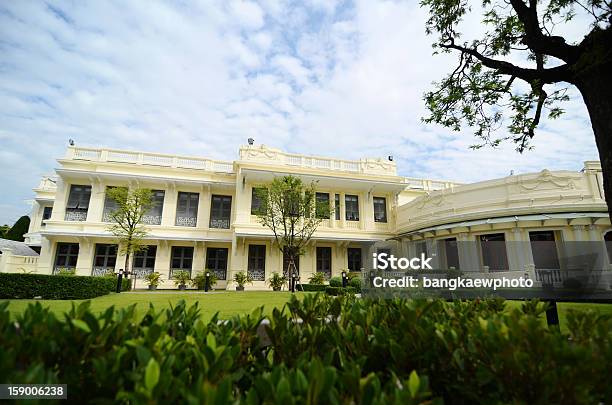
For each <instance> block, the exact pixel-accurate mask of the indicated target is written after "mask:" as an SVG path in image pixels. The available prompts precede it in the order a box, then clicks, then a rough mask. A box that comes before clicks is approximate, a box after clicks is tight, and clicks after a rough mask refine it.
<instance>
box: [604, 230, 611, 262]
mask: <svg viewBox="0 0 612 405" xmlns="http://www.w3.org/2000/svg"><path fill="white" fill-rule="evenodd" d="M604 241H605V242H606V250H607V251H608V262H610V263H612V231H610V232H607V233H606V234H605V235H604Z"/></svg>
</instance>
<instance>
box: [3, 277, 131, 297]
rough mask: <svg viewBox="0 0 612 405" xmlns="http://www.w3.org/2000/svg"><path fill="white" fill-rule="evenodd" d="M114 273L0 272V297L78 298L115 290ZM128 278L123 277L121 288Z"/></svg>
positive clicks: (115, 280)
mask: <svg viewBox="0 0 612 405" xmlns="http://www.w3.org/2000/svg"><path fill="white" fill-rule="evenodd" d="M116 286H117V279H116V278H115V277H92V276H61V275H47V274H21V273H0V298H3V299H31V298H34V297H41V298H43V299H49V300H80V299H88V298H95V297H99V296H100V295H106V294H108V293H110V292H113V291H115V290H116ZM130 286H131V280H127V279H123V282H122V290H123V291H125V290H129V289H130Z"/></svg>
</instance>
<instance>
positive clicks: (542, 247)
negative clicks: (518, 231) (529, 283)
mask: <svg viewBox="0 0 612 405" xmlns="http://www.w3.org/2000/svg"><path fill="white" fill-rule="evenodd" d="M529 241H530V242H531V254H532V255H533V264H534V265H535V268H536V269H559V268H560V266H559V256H558V254H557V243H556V242H555V232H554V231H535V232H529Z"/></svg>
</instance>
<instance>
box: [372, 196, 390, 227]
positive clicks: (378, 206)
mask: <svg viewBox="0 0 612 405" xmlns="http://www.w3.org/2000/svg"><path fill="white" fill-rule="evenodd" d="M374 222H387V200H386V198H385V197H374Z"/></svg>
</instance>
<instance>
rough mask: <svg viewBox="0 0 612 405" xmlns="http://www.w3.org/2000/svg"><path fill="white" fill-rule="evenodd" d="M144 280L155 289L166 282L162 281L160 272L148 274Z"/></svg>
mask: <svg viewBox="0 0 612 405" xmlns="http://www.w3.org/2000/svg"><path fill="white" fill-rule="evenodd" d="M144 279H145V281H146V282H147V283H148V284H149V285H151V286H155V287H157V286H158V285H160V284H161V283H163V282H164V280H162V279H161V273H160V272H158V271H152V272H150V273H147V275H146V276H144Z"/></svg>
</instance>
